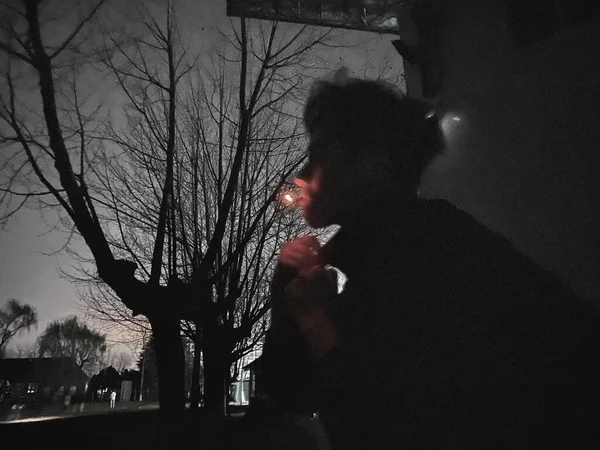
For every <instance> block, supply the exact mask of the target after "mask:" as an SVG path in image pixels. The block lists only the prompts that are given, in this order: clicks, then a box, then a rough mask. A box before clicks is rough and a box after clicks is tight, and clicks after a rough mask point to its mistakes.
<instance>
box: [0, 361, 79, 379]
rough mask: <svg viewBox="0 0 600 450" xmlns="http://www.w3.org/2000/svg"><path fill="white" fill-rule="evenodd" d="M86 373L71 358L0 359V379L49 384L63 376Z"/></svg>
mask: <svg viewBox="0 0 600 450" xmlns="http://www.w3.org/2000/svg"><path fill="white" fill-rule="evenodd" d="M71 375H75V376H77V378H82V377H85V379H87V375H86V374H85V372H83V370H81V368H80V367H78V366H77V364H76V363H75V360H73V359H72V358H66V357H65V358H8V359H1V360H0V379H5V380H9V381H11V382H13V383H17V382H35V383H39V384H43V385H51V384H54V383H55V382H56V381H59V380H60V379H62V378H64V377H65V376H71Z"/></svg>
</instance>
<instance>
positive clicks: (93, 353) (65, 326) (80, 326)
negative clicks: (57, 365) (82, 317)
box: [37, 316, 106, 375]
mask: <svg viewBox="0 0 600 450" xmlns="http://www.w3.org/2000/svg"><path fill="white" fill-rule="evenodd" d="M37 346H38V351H39V356H40V357H44V356H46V357H51V358H59V357H69V358H73V360H74V361H75V363H76V364H77V366H78V367H79V368H81V369H82V370H84V371H85V372H87V373H88V374H89V375H91V374H92V373H93V372H94V371H95V370H96V369H97V366H98V365H99V364H100V362H101V361H102V359H103V356H104V353H105V352H106V336H105V335H103V334H100V333H98V332H96V331H94V330H91V329H90V328H89V327H88V326H87V325H86V324H85V323H80V322H79V320H78V318H77V316H71V317H68V318H66V319H64V320H62V321H59V320H55V321H53V322H51V323H50V324H49V325H48V326H47V327H46V329H45V330H44V332H43V333H42V334H41V335H40V337H39V338H38V341H37Z"/></svg>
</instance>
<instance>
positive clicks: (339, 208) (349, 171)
mask: <svg viewBox="0 0 600 450" xmlns="http://www.w3.org/2000/svg"><path fill="white" fill-rule="evenodd" d="M308 157H309V161H308V164H307V166H305V167H304V169H303V170H302V171H301V173H300V174H299V175H298V178H296V180H295V183H296V185H298V186H299V188H300V199H299V202H300V207H301V208H302V213H303V215H304V218H305V219H306V221H307V223H308V224H309V225H310V226H311V227H313V228H323V227H326V226H328V225H333V224H340V225H341V224H343V221H344V220H345V219H346V218H347V217H351V216H353V215H354V214H355V213H357V212H358V211H359V210H360V207H361V206H362V204H363V203H364V201H365V199H366V198H367V197H368V196H369V192H370V184H371V183H370V182H369V180H368V179H367V178H366V177H368V174H367V173H364V172H362V170H361V165H362V164H361V160H362V159H364V158H360V157H358V156H353V155H348V152H347V151H346V152H345V151H344V150H343V149H340V148H336V146H335V145H334V144H332V143H326V142H324V141H323V140H321V139H318V137H315V136H313V137H311V142H310V144H309V148H308Z"/></svg>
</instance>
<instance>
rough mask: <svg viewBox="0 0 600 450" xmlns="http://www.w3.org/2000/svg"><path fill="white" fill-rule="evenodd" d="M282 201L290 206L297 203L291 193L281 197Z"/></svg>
mask: <svg viewBox="0 0 600 450" xmlns="http://www.w3.org/2000/svg"><path fill="white" fill-rule="evenodd" d="M281 201H282V202H283V203H285V204H286V205H288V206H289V205H291V204H292V203H294V202H295V201H296V197H295V196H294V194H292V193H291V192H286V193H285V194H283V195H282V196H281Z"/></svg>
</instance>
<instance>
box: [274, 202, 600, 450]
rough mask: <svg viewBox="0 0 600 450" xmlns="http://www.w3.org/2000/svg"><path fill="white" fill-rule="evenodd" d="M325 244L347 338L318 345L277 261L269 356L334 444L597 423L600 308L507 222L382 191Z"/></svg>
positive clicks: (482, 441)
mask: <svg viewBox="0 0 600 450" xmlns="http://www.w3.org/2000/svg"><path fill="white" fill-rule="evenodd" d="M324 252H325V254H326V258H327V260H328V262H329V263H330V264H331V265H333V266H335V267H337V268H339V269H340V270H341V271H342V272H344V273H345V274H346V276H347V278H348V281H347V283H346V286H345V289H344V291H343V292H342V293H341V294H339V295H338V296H336V297H335V298H333V299H332V300H331V302H330V303H329V304H328V305H326V308H327V310H328V312H329V314H330V317H331V318H332V319H333V321H334V322H335V324H336V325H337V327H338V329H339V331H340V335H341V337H342V343H341V344H340V345H339V347H337V348H336V349H335V350H334V351H332V352H331V353H330V354H328V355H327V356H326V357H324V358H322V359H321V360H319V361H314V360H313V359H312V358H311V357H310V356H309V354H308V350H307V347H306V344H305V343H304V342H303V341H302V338H301V337H300V335H299V334H298V333H297V331H296V330H295V329H294V326H293V324H292V323H291V321H290V320H289V318H287V317H286V316H285V313H284V308H283V307H282V305H283V303H282V302H281V301H280V300H278V298H279V297H281V295H282V287H281V286H284V285H285V284H286V283H287V282H289V280H290V279H291V278H293V275H294V274H293V273H285V270H284V271H283V272H282V269H281V268H280V269H279V272H278V274H277V276H276V279H275V280H274V298H273V302H274V305H273V307H274V310H275V312H274V319H273V326H272V329H271V330H270V331H269V334H268V338H267V342H266V343H265V351H264V370H265V371H266V372H267V379H266V382H267V384H268V386H269V387H270V391H271V394H272V395H273V396H274V397H276V398H279V399H280V400H282V404H283V405H284V407H285V408H289V409H299V410H308V409H311V408H316V409H319V411H320V412H321V415H322V417H323V421H324V423H325V426H326V428H327V431H328V433H329V434H330V438H331V441H332V445H333V448H334V449H348V448H379V449H382V448H402V449H421V448H428V449H429V448H432V449H438V448H439V449H450V448H457V449H462V448H541V447H543V446H546V447H547V448H557V447H564V448H577V447H578V445H577V442H578V441H577V440H578V439H579V440H580V441H579V442H581V443H582V444H581V445H583V443H584V442H587V441H586V439H589V438H591V437H592V436H590V435H591V434H594V433H595V430H596V428H599V427H598V425H597V422H596V421H595V419H596V416H597V414H596V412H595V411H596V409H597V408H598V406H597V405H600V395H599V392H600V390H599V388H598V386H597V385H598V384H599V383H598V382H597V381H596V380H597V378H598V375H599V374H600V373H599V372H598V367H599V364H598V359H599V358H600V319H599V318H598V314H597V313H596V311H595V310H594V309H593V308H592V307H591V306H589V305H588V304H586V303H584V302H583V301H580V300H579V299H577V298H576V297H575V296H574V295H573V294H572V293H571V292H570V291H569V290H568V289H567V288H566V287H565V286H564V285H563V284H562V283H561V282H560V281H559V280H558V279H557V278H556V277H555V276H553V275H552V274H550V273H549V272H548V271H546V270H544V269H543V268H541V267H540V266H538V265H537V264H535V263H533V262H532V261H531V260H529V259H528V258H526V257H524V256H523V255H521V254H520V253H518V252H517V251H515V250H514V248H513V247H512V245H511V244H510V243H509V242H508V241H507V240H506V239H504V238H503V237H501V236H500V235H498V234H495V233H493V232H491V231H490V230H488V229H487V228H485V227H484V226H483V225H481V224H479V223H478V222H477V221H475V220H474V219H472V218H471V217H470V216H468V215H467V214H465V213H464V212H461V211H460V210H458V209H456V208H455V207H454V206H452V205H450V204H449V203H447V202H445V201H442V200H415V201H412V202H406V201H404V202H397V203H396V204H393V203H391V202H390V199H389V198H385V203H384V202H375V203H374V204H371V205H369V207H368V208H366V209H365V210H364V211H362V212H361V214H360V215H359V216H357V217H356V220H354V221H353V222H352V223H350V224H346V225H345V226H344V227H343V228H342V229H341V230H340V231H339V232H338V234H337V235H336V236H334V238H333V239H332V240H331V241H330V242H329V243H328V244H327V245H326V247H325V249H324ZM292 374H295V377H294V382H292V383H290V382H289V378H287V377H290V376H292ZM548 446H549V447H548Z"/></svg>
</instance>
